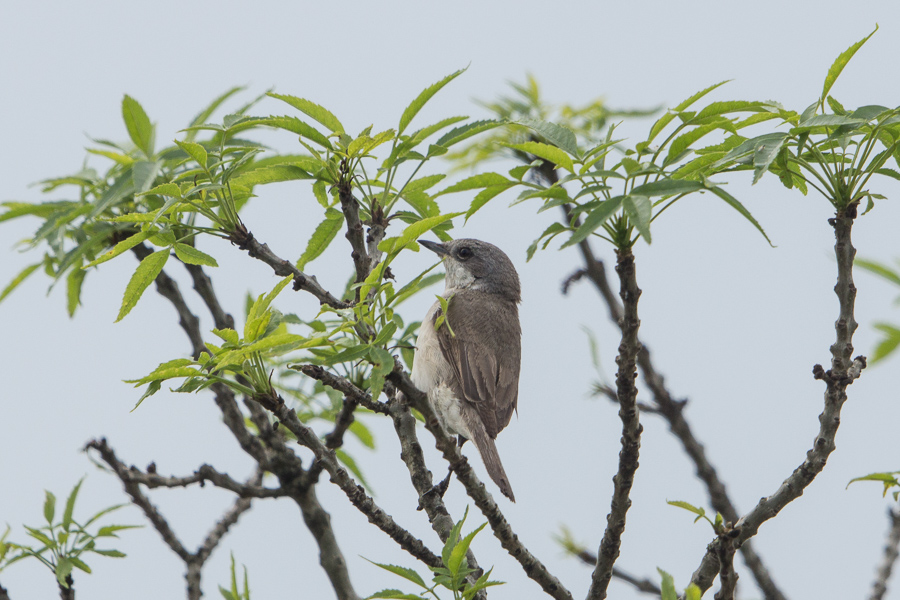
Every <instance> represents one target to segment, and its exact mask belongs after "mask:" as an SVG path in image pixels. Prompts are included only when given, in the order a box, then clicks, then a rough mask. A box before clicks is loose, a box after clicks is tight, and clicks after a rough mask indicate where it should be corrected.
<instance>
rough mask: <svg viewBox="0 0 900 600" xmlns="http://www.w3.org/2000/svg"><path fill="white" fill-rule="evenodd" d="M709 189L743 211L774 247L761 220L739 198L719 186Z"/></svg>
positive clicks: (734, 207) (739, 210)
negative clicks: (760, 222)
mask: <svg viewBox="0 0 900 600" xmlns="http://www.w3.org/2000/svg"><path fill="white" fill-rule="evenodd" d="M709 191H711V192H712V193H713V194H715V195H716V196H718V197H719V198H721V199H722V200H724V201H725V203H726V204H728V206H730V207H731V208H733V209H734V210H736V211H738V212H739V213H741V215H743V217H744V218H745V219H747V220H748V221H750V222H751V223H752V224H753V226H754V227H756V229H757V230H758V231H759V232H760V233H761V234H762V236H763V237H764V238H766V241H767V242H769V245H770V246H772V247H773V248H774V245H773V244H772V240H770V239H769V236H768V235H766V232H765V231H764V230H763V228H762V225H760V224H759V221H757V220H756V219H755V218H754V217H753V215H751V214H750V211H749V210H747V209H746V208H745V207H744V205H743V204H741V203H740V202H739V201H738V199H737V198H735V197H734V196H732V195H731V194H729V193H728V192H726V191H725V190H724V189H722V188H721V187H719V186H713V187H710V188H709Z"/></svg>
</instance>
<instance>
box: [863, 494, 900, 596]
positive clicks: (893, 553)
mask: <svg viewBox="0 0 900 600" xmlns="http://www.w3.org/2000/svg"><path fill="white" fill-rule="evenodd" d="M888 518H889V519H890V521H891V528H890V530H889V531H888V536H887V541H886V542H885V544H884V553H883V556H882V559H881V564H880V565H878V572H877V573H876V576H875V583H874V584H873V585H872V595H871V596H869V599H870V600H882V599H883V598H884V595H885V594H886V593H887V582H888V579H890V578H891V571H893V569H894V563H895V562H897V554H898V547H900V511H896V510H894V509H891V508H889V509H888Z"/></svg>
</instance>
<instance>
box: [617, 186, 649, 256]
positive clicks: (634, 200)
mask: <svg viewBox="0 0 900 600" xmlns="http://www.w3.org/2000/svg"><path fill="white" fill-rule="evenodd" d="M622 207H623V208H624V209H625V214H626V215H628V218H629V220H630V221H631V224H632V225H634V228H635V229H637V230H638V233H640V234H641V237H643V238H644V240H645V241H646V242H647V243H648V244H649V243H650V241H651V240H650V218H651V217H652V205H651V203H650V198H648V197H647V196H637V195H635V194H628V195H627V196H625V199H624V200H623V201H622Z"/></svg>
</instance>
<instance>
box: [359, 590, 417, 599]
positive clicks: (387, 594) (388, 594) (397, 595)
mask: <svg viewBox="0 0 900 600" xmlns="http://www.w3.org/2000/svg"><path fill="white" fill-rule="evenodd" d="M375 598H386V599H390V600H422V596H419V595H416V594H407V593H405V592H401V591H400V590H397V589H393V588H389V589H386V590H381V591H380V592H375V593H374V594H372V595H371V596H367V597H366V600H373V599H375Z"/></svg>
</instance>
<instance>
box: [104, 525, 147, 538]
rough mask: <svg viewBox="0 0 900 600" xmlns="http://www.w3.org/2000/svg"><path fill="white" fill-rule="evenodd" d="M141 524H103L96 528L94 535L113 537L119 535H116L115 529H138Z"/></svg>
mask: <svg viewBox="0 0 900 600" xmlns="http://www.w3.org/2000/svg"><path fill="white" fill-rule="evenodd" d="M141 527H142V525H105V526H104V527H101V528H100V529H98V530H97V535H96V537H98V538H99V537H114V538H117V537H119V536H117V535H116V532H117V531H124V530H126V529H140V528H141Z"/></svg>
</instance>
